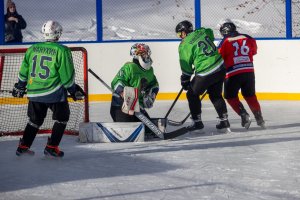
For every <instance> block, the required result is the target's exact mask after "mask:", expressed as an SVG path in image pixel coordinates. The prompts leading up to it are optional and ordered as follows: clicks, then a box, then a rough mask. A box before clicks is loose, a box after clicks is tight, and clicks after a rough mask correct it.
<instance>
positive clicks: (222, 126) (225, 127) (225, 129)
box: [216, 114, 231, 133]
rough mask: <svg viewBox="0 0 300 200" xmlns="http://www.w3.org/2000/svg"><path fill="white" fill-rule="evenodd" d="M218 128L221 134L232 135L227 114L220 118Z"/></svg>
mask: <svg viewBox="0 0 300 200" xmlns="http://www.w3.org/2000/svg"><path fill="white" fill-rule="evenodd" d="M216 128H217V131H218V132H219V133H231V130H230V123H229V121H228V117H227V114H224V115H223V117H222V118H220V121H219V123H218V124H217V125H216Z"/></svg>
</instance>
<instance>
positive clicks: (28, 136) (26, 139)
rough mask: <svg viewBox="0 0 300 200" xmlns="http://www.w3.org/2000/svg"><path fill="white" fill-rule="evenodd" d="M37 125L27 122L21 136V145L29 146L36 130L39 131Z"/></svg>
mask: <svg viewBox="0 0 300 200" xmlns="http://www.w3.org/2000/svg"><path fill="white" fill-rule="evenodd" d="M38 127H39V126H37V125H35V124H33V123H31V122H28V123H27V125H26V127H25V130H24V135H23V138H22V145H25V146H27V147H29V148H30V147H31V145H32V143H33V140H34V139H35V136H36V134H37V132H38V131H39V128H38Z"/></svg>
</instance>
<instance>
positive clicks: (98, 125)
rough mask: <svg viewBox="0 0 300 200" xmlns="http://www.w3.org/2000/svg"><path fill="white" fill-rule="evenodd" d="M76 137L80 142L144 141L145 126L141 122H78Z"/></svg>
mask: <svg viewBox="0 0 300 200" xmlns="http://www.w3.org/2000/svg"><path fill="white" fill-rule="evenodd" d="M78 137H79V142H82V143H97V142H104V143H112V142H144V141H145V127H144V125H143V123H141V122H110V123H108V122H88V123H80V124H79V136H78Z"/></svg>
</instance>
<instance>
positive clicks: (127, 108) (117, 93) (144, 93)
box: [110, 43, 159, 132]
mask: <svg viewBox="0 0 300 200" xmlns="http://www.w3.org/2000/svg"><path fill="white" fill-rule="evenodd" d="M130 55H131V56H132V57H133V59H132V61H130V62H126V63H125V64H124V65H123V66H122V67H121V69H120V70H119V71H118V73H117V74H116V76H115V77H114V79H113V80H112V82H111V88H112V89H113V91H114V92H113V96H112V102H111V109H110V114H111V117H112V119H113V121H115V122H138V121H140V120H139V119H138V118H137V117H136V116H135V115H134V112H139V111H141V112H142V113H143V114H144V115H145V116H147V117H148V118H149V119H150V117H149V115H148V114H147V112H146V110H145V109H149V108H152V106H153V103H154V101H155V98H156V95H157V93H158V90H159V84H158V81H157V79H156V76H155V75H154V71H153V67H152V59H151V50H150V48H149V46H148V45H146V44H143V43H136V44H134V45H133V46H132V47H131V49H130ZM146 132H147V130H146Z"/></svg>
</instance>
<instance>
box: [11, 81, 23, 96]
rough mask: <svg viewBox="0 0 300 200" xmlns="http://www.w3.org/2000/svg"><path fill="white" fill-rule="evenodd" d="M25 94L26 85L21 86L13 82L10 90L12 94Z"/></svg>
mask: <svg viewBox="0 0 300 200" xmlns="http://www.w3.org/2000/svg"><path fill="white" fill-rule="evenodd" d="M25 94H26V86H22V85H20V84H19V83H15V85H14V88H13V90H12V96H13V97H18V98H22V97H23V96H24V95H25Z"/></svg>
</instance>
